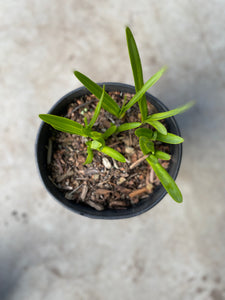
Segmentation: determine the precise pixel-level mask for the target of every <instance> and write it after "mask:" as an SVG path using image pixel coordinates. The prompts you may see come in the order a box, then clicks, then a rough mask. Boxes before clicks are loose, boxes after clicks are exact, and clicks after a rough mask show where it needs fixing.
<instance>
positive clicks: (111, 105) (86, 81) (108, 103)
mask: <svg viewBox="0 0 225 300" xmlns="http://www.w3.org/2000/svg"><path fill="white" fill-rule="evenodd" d="M74 75H75V76H76V77H77V79H78V80H79V81H80V82H81V83H82V84H83V85H84V86H85V87H86V88H87V89H88V90H89V91H90V92H91V93H92V94H94V95H95V96H96V97H97V98H98V99H100V97H101V95H102V88H101V87H100V86H99V85H98V84H97V83H95V82H94V81H92V80H91V79H90V78H88V77H87V76H85V75H84V74H82V73H80V72H78V71H75V72H74ZM102 107H103V108H104V109H105V110H107V111H108V112H109V113H111V114H113V115H114V116H116V117H119V113H120V107H119V105H118V104H117V103H116V102H115V101H114V100H113V99H112V98H111V97H110V96H109V94H108V93H106V92H105V95H104V101H103V103H102Z"/></svg>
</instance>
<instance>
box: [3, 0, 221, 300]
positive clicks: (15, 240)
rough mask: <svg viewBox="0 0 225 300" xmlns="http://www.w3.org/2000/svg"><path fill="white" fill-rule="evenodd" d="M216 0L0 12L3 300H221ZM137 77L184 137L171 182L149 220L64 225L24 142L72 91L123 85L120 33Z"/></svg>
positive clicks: (18, 4) (29, 142)
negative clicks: (174, 187) (129, 44)
mask: <svg viewBox="0 0 225 300" xmlns="http://www.w3.org/2000/svg"><path fill="white" fill-rule="evenodd" d="M224 11H225V2H224V1H223V0H217V1H201V0H199V1H189V0H183V1H177V0H171V1H167V0H160V1H154V0H139V1H134V0H129V1H128V0H124V1H120V0H109V1H103V0H96V1H91V0H82V1H79V0H75V1H73V0H67V1H65V0H64V1H63V0H49V1H45V0H31V1H29V0H27V1H26V0H20V1H13V0H7V1H1V3H0V20H1V21H0V61H1V64H0V65H1V67H0V68H1V69H0V72H1V73H0V74H1V89H0V99H1V118H0V126H1V131H0V143H1V147H0V185H1V209H0V215H1V217H0V299H1V300H19V299H23V300H27V299H32V300H39V299H45V300H53V299H54V300H61V299H66V300H74V299H76V300H81V299H82V300H83V299H84V300H86V299H88V300H89V299H92V300H105V299H107V300H114V299H126V300H136V299H139V300H146V299H159V300H164V299H165V300H180V299H183V300H189V299H190V300H192V299H195V300H196V299H197V300H201V299H202V300H204V299H212V300H221V299H224V298H225V288H224V287H225V263H224V261H225V202H224V201H225V200H224V195H225V193H224V192H225V191H224V179H225V175H224V164H225V159H224V148H225V142H224V140H225V135H224V125H225V124H224V114H225V79H224V78H225V39H224V32H225V22H224ZM126 24H128V25H130V26H131V29H132V30H133V32H134V34H135V37H136V40H137V43H138V45H139V50H140V52H141V57H142V62H143V69H144V77H145V79H146V80H147V79H148V77H150V75H151V74H153V73H154V72H155V71H157V70H158V69H159V68H160V67H161V66H162V65H164V64H166V65H167V66H168V67H169V70H168V72H167V73H166V74H165V75H164V76H163V78H162V79H161V81H160V82H159V83H157V85H156V86H154V87H153V88H152V89H151V92H152V94H154V95H155V96H157V97H158V98H160V99H161V100H163V101H164V102H165V104H166V105H168V106H169V107H170V108H174V107H176V106H178V105H180V104H183V103H185V102H186V101H188V100H190V99H195V100H196V103H197V104H196V106H195V107H194V108H192V109H191V110H190V111H189V112H186V113H185V114H183V115H182V116H179V117H178V118H177V119H178V121H179V124H180V127H181V131H182V133H183V136H184V138H185V143H184V156H183V162H182V168H181V171H180V174H179V177H178V179H177V183H178V185H179V186H180V187H181V189H182V192H183V195H184V203H183V204H181V205H180V204H176V203H175V202H173V201H172V200H171V199H170V198H169V197H168V196H167V197H165V198H164V200H163V201H161V202H160V204H159V205H157V206H156V207H155V208H154V209H152V210H151V211H149V212H148V213H146V214H144V215H142V216H139V217H136V218H133V219H128V220H121V221H99V220H90V219H87V218H84V217H80V216H78V215H75V214H73V213H72V212H70V211H67V210H66V209H65V208H63V207H62V206H60V205H59V204H58V203H57V202H55V201H54V200H53V199H52V198H51V197H50V196H49V195H48V194H47V192H46V191H45V189H44V187H43V185H42V183H41V181H40V179H39V177H38V174H37V170H36V166H35V159H34V142H35V137H36V133H37V129H38V126H39V124H40V120H39V119H38V117H37V116H38V113H45V112H47V110H48V109H49V108H50V106H52V105H53V104H54V102H55V101H56V100H58V98H60V97H61V96H62V95H63V94H65V93H66V92H68V91H70V90H72V89H74V88H76V87H78V86H79V85H80V84H79V82H78V81H77V80H76V79H75V78H74V76H73V74H72V71H73V70H74V69H77V70H80V71H81V72H83V73H85V74H88V75H89V76H90V77H92V78H94V80H95V81H97V82H101V81H120V82H125V83H131V84H132V83H133V79H132V73H131V68H130V65H129V58H128V53H127V49H126V44H125V43H126V40H125V31H124V29H125V25H126Z"/></svg>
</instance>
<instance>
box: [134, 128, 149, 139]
mask: <svg viewBox="0 0 225 300" xmlns="http://www.w3.org/2000/svg"><path fill="white" fill-rule="evenodd" d="M135 135H136V136H137V137H140V136H146V137H147V138H149V139H151V138H152V136H153V131H152V130H151V129H149V128H138V129H136V130H135Z"/></svg>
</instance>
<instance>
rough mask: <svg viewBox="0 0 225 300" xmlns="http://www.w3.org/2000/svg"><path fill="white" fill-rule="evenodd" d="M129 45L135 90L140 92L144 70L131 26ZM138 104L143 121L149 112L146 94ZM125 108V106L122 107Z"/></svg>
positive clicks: (128, 37)
mask: <svg viewBox="0 0 225 300" xmlns="http://www.w3.org/2000/svg"><path fill="white" fill-rule="evenodd" d="M126 37H127V47H128V52H129V56H130V63H131V68H132V71H133V77H134V83H135V90H136V92H138V91H139V90H140V89H141V88H142V86H143V85H144V79H143V72H142V66H141V59H140V56H139V52H138V48H137V45H136V42H135V39H134V36H133V34H132V32H131V30H130V28H129V27H127V28H126ZM138 105H139V108H140V112H141V121H142V122H143V121H144V120H145V119H146V117H147V114H148V107H147V101H146V97H145V95H143V96H142V97H141V98H140V100H139V101H138ZM122 110H123V107H122Z"/></svg>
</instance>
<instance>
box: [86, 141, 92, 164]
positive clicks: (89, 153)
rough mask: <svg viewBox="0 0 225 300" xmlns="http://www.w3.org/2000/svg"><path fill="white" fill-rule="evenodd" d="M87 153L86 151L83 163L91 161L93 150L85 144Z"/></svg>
mask: <svg viewBox="0 0 225 300" xmlns="http://www.w3.org/2000/svg"><path fill="white" fill-rule="evenodd" d="M87 153H88V156H87V158H86V160H85V162H84V165H87V164H90V163H92V160H93V156H94V154H93V151H92V150H91V147H90V146H89V145H87Z"/></svg>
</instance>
